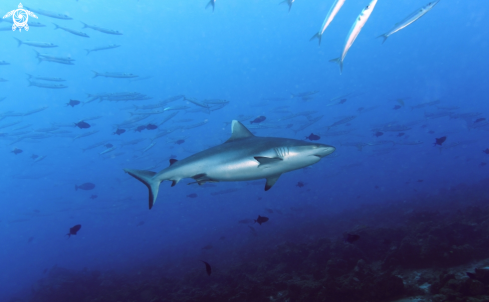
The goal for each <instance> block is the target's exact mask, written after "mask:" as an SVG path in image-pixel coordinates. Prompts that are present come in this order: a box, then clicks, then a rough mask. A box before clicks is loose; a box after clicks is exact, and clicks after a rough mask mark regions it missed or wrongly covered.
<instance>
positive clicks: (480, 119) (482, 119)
mask: <svg viewBox="0 0 489 302" xmlns="http://www.w3.org/2000/svg"><path fill="white" fill-rule="evenodd" d="M485 120H486V118H485V117H481V118H478V119H476V120H475V122H474V124H475V123H479V122H482V121H485Z"/></svg>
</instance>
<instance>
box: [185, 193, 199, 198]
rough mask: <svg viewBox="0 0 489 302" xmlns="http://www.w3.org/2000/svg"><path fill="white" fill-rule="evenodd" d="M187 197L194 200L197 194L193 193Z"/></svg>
mask: <svg viewBox="0 0 489 302" xmlns="http://www.w3.org/2000/svg"><path fill="white" fill-rule="evenodd" d="M187 197H189V198H195V197H197V194H195V193H192V194H188V195H187Z"/></svg>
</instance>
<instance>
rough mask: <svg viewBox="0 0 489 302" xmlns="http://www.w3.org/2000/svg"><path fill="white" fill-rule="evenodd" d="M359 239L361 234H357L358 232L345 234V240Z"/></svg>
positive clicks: (353, 240)
mask: <svg viewBox="0 0 489 302" xmlns="http://www.w3.org/2000/svg"><path fill="white" fill-rule="evenodd" d="M358 239H360V236H358V235H356V234H348V233H347V234H346V235H345V242H349V243H353V242H355V241H357V240H358Z"/></svg>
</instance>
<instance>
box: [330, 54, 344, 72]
mask: <svg viewBox="0 0 489 302" xmlns="http://www.w3.org/2000/svg"><path fill="white" fill-rule="evenodd" d="M329 61H330V62H331V63H336V64H338V65H340V74H342V73H343V60H342V59H341V57H340V58H336V59H332V60H329Z"/></svg>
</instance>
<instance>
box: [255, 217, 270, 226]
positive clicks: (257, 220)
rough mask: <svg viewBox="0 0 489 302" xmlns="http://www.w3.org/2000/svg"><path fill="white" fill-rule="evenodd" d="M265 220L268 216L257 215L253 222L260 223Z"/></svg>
mask: <svg viewBox="0 0 489 302" xmlns="http://www.w3.org/2000/svg"><path fill="white" fill-rule="evenodd" d="M267 221H268V217H262V216H260V215H258V218H257V219H255V223H257V222H258V224H259V225H261V224H262V223H264V222H267Z"/></svg>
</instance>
